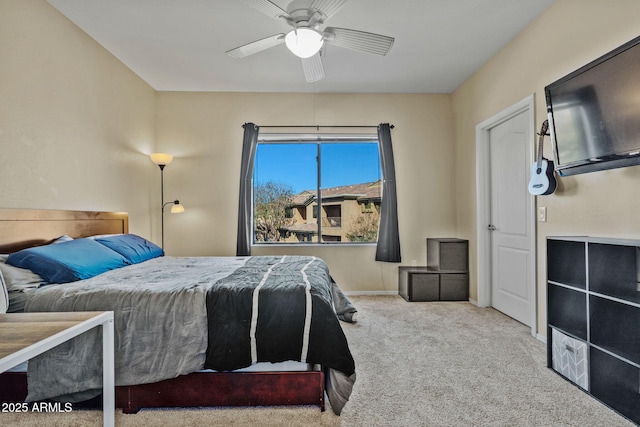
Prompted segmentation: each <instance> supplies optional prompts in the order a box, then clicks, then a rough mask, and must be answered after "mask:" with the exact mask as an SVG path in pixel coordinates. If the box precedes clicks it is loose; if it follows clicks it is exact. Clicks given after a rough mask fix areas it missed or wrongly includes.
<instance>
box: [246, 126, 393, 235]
mask: <svg viewBox="0 0 640 427" xmlns="http://www.w3.org/2000/svg"><path fill="white" fill-rule="evenodd" d="M381 177H382V172H381V168H380V157H379V150H378V141H377V136H375V135H366V136H364V135H344V136H335V135H330V136H320V137H319V136H318V135H309V136H307V137H305V136H304V135H269V134H266V135H262V134H261V135H260V137H259V138H258V144H257V148H256V156H255V160H254V175H253V231H254V233H253V243H261V244H262V243H309V242H314V243H352V242H371V243H375V242H376V241H377V236H378V223H379V209H376V206H378V207H379V206H380V201H381V200H382V180H381ZM364 205H366V206H368V208H367V209H363V207H362V206H364Z"/></svg>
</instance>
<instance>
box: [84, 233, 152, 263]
mask: <svg viewBox="0 0 640 427" xmlns="http://www.w3.org/2000/svg"><path fill="white" fill-rule="evenodd" d="M95 241H96V242H98V243H102V244H103V245H105V246H106V247H108V248H109V249H111V250H114V251H116V252H118V253H119V254H120V255H122V256H123V257H125V258H126V259H127V261H129V262H130V263H131V264H138V263H139V262H143V261H146V260H148V259H151V258H157V257H159V256H163V255H164V251H163V250H162V248H160V246H158V245H156V244H155V243H151V242H150V241H148V240H146V239H144V238H142V237H140V236H137V235H135V234H116V235H113V236H105V237H96V238H95Z"/></svg>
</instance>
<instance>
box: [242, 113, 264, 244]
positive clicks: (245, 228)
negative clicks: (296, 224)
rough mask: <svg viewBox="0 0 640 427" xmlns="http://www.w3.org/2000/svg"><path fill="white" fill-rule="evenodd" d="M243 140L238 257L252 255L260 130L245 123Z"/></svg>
mask: <svg viewBox="0 0 640 427" xmlns="http://www.w3.org/2000/svg"><path fill="white" fill-rule="evenodd" d="M242 127H244V137H243V139H242V165H241V166H240V167H241V170H240V202H239V205H238V241H237V244H236V255H237V256H248V255H251V235H252V233H253V224H251V210H252V209H251V205H252V201H251V192H252V190H253V160H254V159H255V157H256V146H257V145H258V132H259V131H260V128H259V127H258V126H256V125H255V124H253V123H245V124H244V125H243V126H242Z"/></svg>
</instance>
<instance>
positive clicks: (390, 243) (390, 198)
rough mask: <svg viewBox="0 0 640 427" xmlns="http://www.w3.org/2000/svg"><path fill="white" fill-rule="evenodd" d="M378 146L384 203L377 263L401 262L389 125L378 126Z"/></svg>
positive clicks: (381, 207)
mask: <svg viewBox="0 0 640 427" xmlns="http://www.w3.org/2000/svg"><path fill="white" fill-rule="evenodd" d="M378 146H379V147H380V164H381V165H382V203H381V205H380V226H379V228H378V246H377V248H376V261H385V262H400V234H399V233H398V195H397V193H396V170H395V166H394V162H393V148H392V146H391V127H390V126H389V123H382V124H380V126H378Z"/></svg>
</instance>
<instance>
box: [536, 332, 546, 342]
mask: <svg viewBox="0 0 640 427" xmlns="http://www.w3.org/2000/svg"><path fill="white" fill-rule="evenodd" d="M536 338H537V339H538V340H539V341H542V342H543V343H545V344H546V343H547V337H545V336H544V335H540V334H536Z"/></svg>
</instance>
